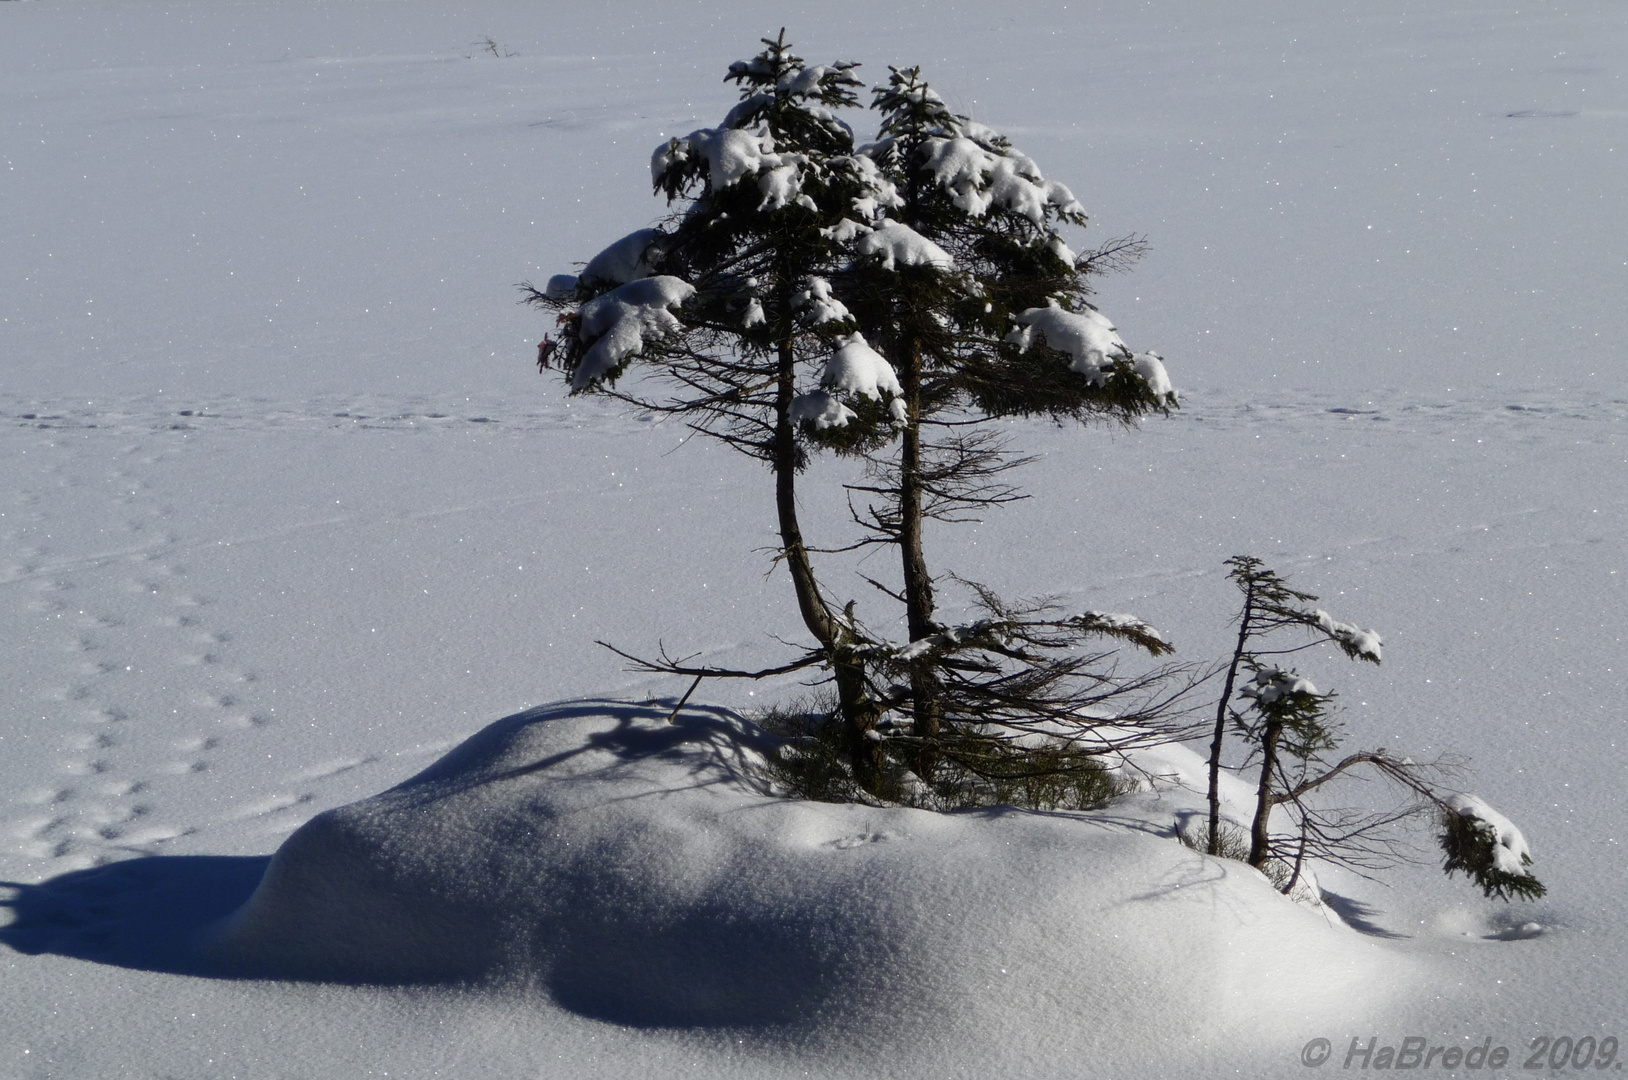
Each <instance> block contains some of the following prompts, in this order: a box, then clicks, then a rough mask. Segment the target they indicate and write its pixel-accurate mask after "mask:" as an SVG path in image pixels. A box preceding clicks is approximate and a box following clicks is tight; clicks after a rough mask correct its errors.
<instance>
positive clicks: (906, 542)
mask: <svg viewBox="0 0 1628 1080" xmlns="http://www.w3.org/2000/svg"><path fill="white" fill-rule="evenodd" d="M899 353H900V359H901V360H903V364H902V365H901V366H902V368H903V370H902V371H901V372H900V383H901V385H902V386H903V388H904V399H905V408H906V410H907V414H906V420H905V429H904V434H903V437H902V438H901V439H900V447H899V554H900V559H901V561H902V563H903V570H904V602H905V617H906V622H907V625H908V627H909V633H910V640H911V641H917V640H920V639H921V638H924V637H926V636H928V635H929V634H932V633H934V632H935V630H936V629H937V627H936V625H935V623H934V621H933V614H934V612H935V610H936V606H935V604H934V601H933V576H932V575H931V574H930V573H928V571H927V556H926V553H925V550H924V548H923V546H922V536H921V532H922V489H921V346H920V344H919V343H918V342H915V341H906V342H905V343H904V347H903V348H901V349H900V350H899ZM910 696H911V706H912V709H911V711H912V714H913V716H914V718H915V722H914V725H913V734H914V735H915V736H916V738H918V739H920V740H922V747H921V749H920V751H919V752H918V753H917V755H916V775H918V776H920V777H921V778H922V779H923V780H925V781H929V782H930V781H931V780H932V778H933V773H934V772H935V771H936V770H937V768H938V754H937V751H936V743H937V741H938V737H939V729H940V727H941V724H942V721H943V710H944V706H943V692H942V687H941V686H940V684H939V680H938V673H937V672H936V671H935V670H934V669H933V662H932V660H930V659H926V658H923V659H920V660H916V661H914V662H913V663H912V664H911V665H910Z"/></svg>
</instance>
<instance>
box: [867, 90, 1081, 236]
mask: <svg viewBox="0 0 1628 1080" xmlns="http://www.w3.org/2000/svg"><path fill="white" fill-rule="evenodd" d="M890 71H891V74H890V76H889V79H888V84H887V85H886V86H879V87H877V88H876V90H875V94H876V102H875V107H876V108H877V109H879V110H881V112H882V114H883V117H882V123H881V138H880V139H879V140H878V141H877V142H876V143H873V144H871V145H869V146H867V147H864V148H862V149H861V151H860V152H861V153H862V154H864V155H866V156H869V157H872V158H875V159H876V160H878V161H881V162H887V161H890V160H896V159H899V158H902V159H903V161H902V162H899V164H900V165H901V166H902V168H903V171H905V172H907V173H909V172H914V174H915V176H916V177H917V178H918V179H919V180H921V181H926V182H927V183H929V184H930V185H932V186H934V187H936V188H937V189H939V190H940V191H942V192H944V193H945V194H946V195H947V196H948V197H949V199H950V201H951V203H952V204H953V205H954V206H955V207H956V208H957V209H958V210H960V211H961V212H962V213H965V214H967V215H968V216H970V217H974V218H980V217H983V216H985V215H986V214H989V213H991V212H1003V213H1006V214H1010V215H1014V216H1016V217H1018V218H1021V219H1023V220H1025V221H1027V222H1028V224H1029V226H1030V227H1031V230H1032V236H1031V239H1032V240H1033V241H1035V242H1040V243H1044V244H1045V245H1047V246H1048V247H1050V248H1051V249H1052V250H1054V251H1055V253H1056V254H1057V255H1058V257H1059V258H1060V259H1065V260H1066V261H1067V262H1068V264H1069V265H1070V266H1072V265H1073V252H1072V251H1070V250H1069V249H1068V245H1067V244H1065V243H1063V241H1062V239H1061V238H1060V237H1059V236H1058V235H1057V233H1056V231H1055V230H1054V228H1053V225H1054V223H1056V222H1066V223H1069V224H1073V225H1084V224H1085V222H1086V214H1085V209H1084V207H1082V206H1081V205H1080V203H1079V201H1078V200H1077V199H1075V198H1074V194H1073V193H1072V192H1071V191H1069V189H1068V188H1067V187H1066V186H1065V185H1063V184H1060V183H1058V182H1056V181H1054V180H1047V179H1046V178H1045V177H1044V176H1043V175H1042V174H1041V172H1040V168H1039V166H1037V165H1036V164H1035V162H1034V159H1033V158H1031V157H1029V156H1028V155H1027V154H1024V153H1022V152H1021V151H1019V150H1018V149H1016V148H1015V147H1014V146H1013V145H1012V144H1011V142H1010V141H1008V140H1007V139H1006V138H1005V137H1004V136H1002V135H1001V134H999V133H998V132H996V131H995V130H994V129H992V128H989V127H986V126H985V125H983V124H977V123H974V122H973V121H971V120H969V119H968V118H967V117H965V116H961V115H959V114H957V113H953V112H951V111H950V110H949V108H948V107H947V106H946V105H945V104H944V100H943V99H942V98H940V97H939V96H938V94H937V93H935V92H934V91H933V90H932V88H931V87H929V86H928V85H927V83H926V82H925V81H924V80H923V79H922V77H921V70H920V69H919V68H906V69H904V70H900V69H898V68H892V69H890Z"/></svg>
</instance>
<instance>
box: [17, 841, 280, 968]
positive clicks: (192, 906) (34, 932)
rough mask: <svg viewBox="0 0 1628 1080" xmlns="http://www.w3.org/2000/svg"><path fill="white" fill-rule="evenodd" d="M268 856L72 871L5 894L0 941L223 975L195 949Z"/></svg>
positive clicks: (123, 963) (248, 888)
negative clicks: (7, 915)
mask: <svg viewBox="0 0 1628 1080" xmlns="http://www.w3.org/2000/svg"><path fill="white" fill-rule="evenodd" d="M270 862H271V856H269V855H255V856H224V855H176V856H160V855H154V856H148V857H145V858H140V859H129V860H127V861H124V862H116V863H110V864H108V865H106V866H98V867H95V868H94V869H90V870H75V871H73V872H71V873H67V874H62V875H60V876H58V877H54V878H51V879H50V880H49V881H42V882H40V883H38V884H35V885H23V884H19V883H17V882H9V881H8V882H0V886H4V887H5V888H8V889H10V890H12V893H13V895H12V896H11V897H10V898H9V899H5V900H0V907H6V908H10V909H11V913H12V922H11V923H10V924H9V925H7V926H3V927H0V944H4V945H7V946H9V947H10V948H12V949H14V950H16V951H17V952H20V953H26V954H28V955H30V956H37V955H39V954H41V953H52V954H55V955H57V956H71V957H74V958H76V959H79V960H90V961H93V962H95V963H98V964H112V965H115V966H118V967H127V968H136V969H139V970H142V971H161V972H166V973H170V974H176V975H214V976H220V975H226V974H229V973H228V972H226V971H223V970H220V969H219V965H218V964H211V963H210V962H208V961H207V960H206V959H205V958H204V957H203V956H202V955H201V953H200V951H199V949H198V945H199V943H200V941H201V939H202V937H203V934H204V931H205V930H206V928H208V927H209V926H210V925H211V924H212V923H215V922H217V921H218V920H220V919H222V918H224V917H225V916H227V915H229V914H231V913H232V912H233V911H235V910H236V909H237V908H238V907H239V906H241V905H242V904H243V902H244V901H245V900H247V899H248V898H249V894H250V893H252V892H254V889H255V886H256V885H258V884H260V878H261V875H263V874H264V873H265V870H266V865H267V864H268V863H270Z"/></svg>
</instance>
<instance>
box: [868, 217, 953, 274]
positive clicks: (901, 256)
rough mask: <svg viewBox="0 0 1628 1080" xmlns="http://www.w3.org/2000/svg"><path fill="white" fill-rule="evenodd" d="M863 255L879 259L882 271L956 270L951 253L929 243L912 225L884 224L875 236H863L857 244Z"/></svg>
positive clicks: (872, 233) (871, 233)
mask: <svg viewBox="0 0 1628 1080" xmlns="http://www.w3.org/2000/svg"><path fill="white" fill-rule="evenodd" d="M854 250H855V251H856V252H858V253H859V254H860V255H875V256H878V257H879V258H880V259H881V262H882V269H884V270H893V269H895V268H897V267H899V266H930V267H932V268H933V269H935V270H954V269H955V260H954V259H952V258H950V253H949V252H947V251H945V250H944V249H943V248H941V247H939V246H938V245H937V244H935V243H933V242H932V241H931V240H929V239H927V238H926V237H925V236H923V235H921V233H919V232H917V231H916V230H915V229H912V228H911V227H910V226H908V225H902V224H900V223H899V222H897V221H886V222H883V223H882V224H881V225H880V226H879V227H878V228H877V229H876V230H875V231H874V232H870V233H867V234H865V235H864V236H861V237H860V238H859V241H858V242H857V243H856V244H854Z"/></svg>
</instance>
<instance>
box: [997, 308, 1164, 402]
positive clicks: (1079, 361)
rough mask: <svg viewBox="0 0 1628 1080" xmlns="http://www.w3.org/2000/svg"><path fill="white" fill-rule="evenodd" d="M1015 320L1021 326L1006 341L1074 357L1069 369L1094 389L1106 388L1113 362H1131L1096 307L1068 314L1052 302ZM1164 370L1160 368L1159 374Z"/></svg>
mask: <svg viewBox="0 0 1628 1080" xmlns="http://www.w3.org/2000/svg"><path fill="white" fill-rule="evenodd" d="M1013 319H1014V321H1016V322H1017V324H1018V325H1017V328H1016V329H1014V330H1013V331H1012V332H1011V333H1010V334H1008V335H1007V336H1006V340H1007V341H1010V342H1012V343H1014V344H1016V345H1017V347H1018V348H1020V349H1022V350H1024V351H1027V350H1028V349H1030V348H1031V347H1033V345H1034V344H1035V343H1036V342H1037V341H1044V342H1045V343H1046V344H1047V345H1049V346H1051V347H1052V348H1053V349H1056V350H1057V351H1058V352H1060V353H1067V354H1068V355H1069V356H1070V357H1071V359H1070V361H1069V365H1068V369H1069V370H1070V371H1072V372H1075V373H1076V374H1079V375H1083V376H1085V380H1086V382H1088V383H1090V384H1091V385H1092V386H1099V387H1100V386H1106V385H1107V383H1108V377H1109V376H1110V375H1112V374H1113V369H1114V361H1116V360H1128V359H1130V356H1131V351H1130V349H1129V348H1127V347H1126V346H1125V342H1124V340H1123V339H1122V338H1120V336H1119V331H1118V330H1117V329H1116V328H1115V327H1114V324H1113V323H1112V322H1110V321H1109V320H1108V316H1106V315H1104V314H1103V313H1102V312H1100V311H1098V310H1097V309H1096V308H1094V307H1086V308H1085V310H1084V311H1069V310H1067V309H1066V308H1063V307H1061V306H1059V305H1058V303H1057V301H1055V300H1053V301H1052V302H1051V303H1050V304H1048V305H1047V306H1045V307H1043V308H1029V309H1028V310H1026V311H1022V312H1019V313H1018V314H1017V315H1015V316H1013ZM1148 355H1151V354H1148ZM1163 370H1164V368H1163V365H1160V367H1159V373H1161V374H1162V373H1163ZM1138 374H1140V372H1138ZM1169 381H1170V380H1169V378H1168V377H1166V378H1165V380H1164V382H1165V385H1166V386H1167V387H1168V386H1169ZM1149 385H1150V386H1151V385H1152V384H1151V383H1149Z"/></svg>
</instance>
